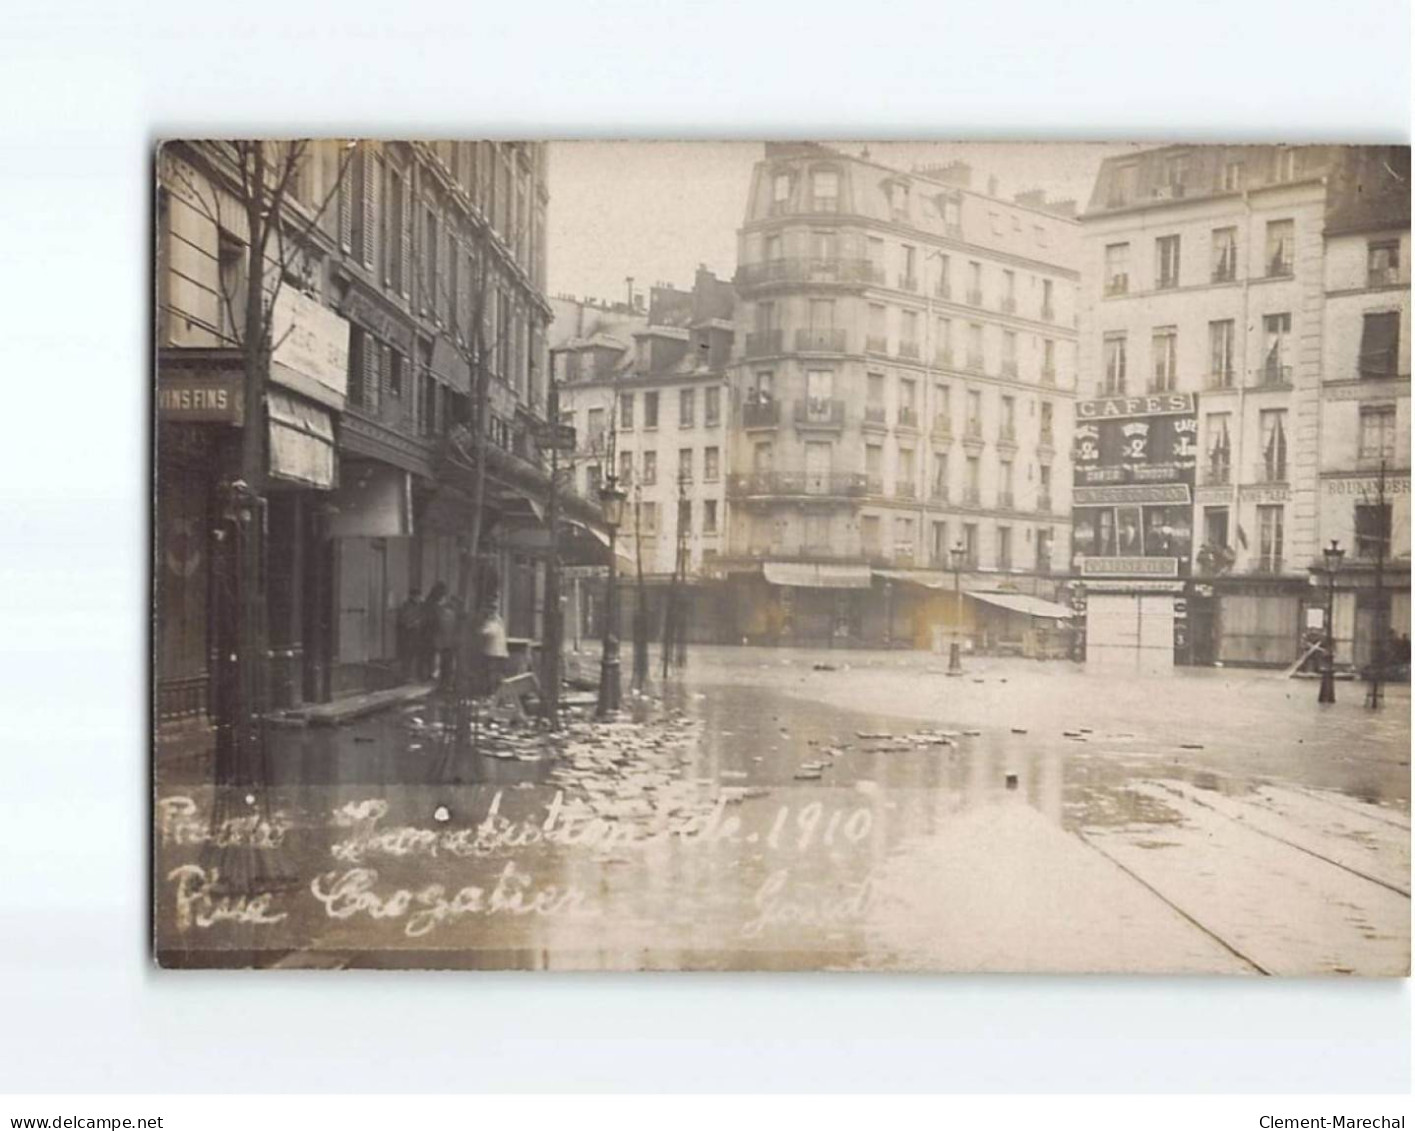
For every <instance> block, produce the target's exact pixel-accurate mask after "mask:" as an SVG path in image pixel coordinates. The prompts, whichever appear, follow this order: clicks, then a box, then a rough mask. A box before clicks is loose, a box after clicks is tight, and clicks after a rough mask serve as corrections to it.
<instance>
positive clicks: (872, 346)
mask: <svg viewBox="0 0 1415 1131" xmlns="http://www.w3.org/2000/svg"><path fill="white" fill-rule="evenodd" d="M886 334H887V331H886V330H885V325H884V305H883V304H882V303H878V302H872V303H870V313H869V340H868V341H866V342H865V348H866V349H867V350H869V351H871V352H872V353H884V352H885V351H886V350H887V349H888V348H889V342H888V339H887V336H886Z"/></svg>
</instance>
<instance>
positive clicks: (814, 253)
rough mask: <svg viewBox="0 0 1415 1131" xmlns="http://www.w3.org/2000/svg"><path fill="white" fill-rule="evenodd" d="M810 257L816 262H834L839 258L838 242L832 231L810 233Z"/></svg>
mask: <svg viewBox="0 0 1415 1131" xmlns="http://www.w3.org/2000/svg"><path fill="white" fill-rule="evenodd" d="M811 258H812V259H814V260H815V261H816V262H817V263H818V264H826V263H834V262H835V260H837V259H839V258H840V243H839V240H838V238H837V237H836V234H835V233H834V232H816V231H813V232H812V233H811Z"/></svg>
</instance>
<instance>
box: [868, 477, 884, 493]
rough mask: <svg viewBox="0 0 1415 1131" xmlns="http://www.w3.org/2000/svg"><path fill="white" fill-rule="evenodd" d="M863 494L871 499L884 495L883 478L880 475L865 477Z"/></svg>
mask: <svg viewBox="0 0 1415 1131" xmlns="http://www.w3.org/2000/svg"><path fill="white" fill-rule="evenodd" d="M865 494H866V495H869V496H870V497H872V498H876V497H878V496H881V495H883V494H884V476H882V475H866V476H865Z"/></svg>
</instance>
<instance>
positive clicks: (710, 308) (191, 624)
mask: <svg viewBox="0 0 1415 1131" xmlns="http://www.w3.org/2000/svg"><path fill="white" fill-rule="evenodd" d="M150 160H151V172H152V187H151V197H150V204H151V228H150V232H149V235H150V240H149V243H148V245H147V246H149V247H150V249H151V256H152V258H151V274H150V283H151V307H150V309H151V326H150V333H151V360H152V368H151V373H150V377H151V385H150V390H151V391H150V407H151V445H152V446H151V455H150V466H151V476H152V479H151V546H150V552H151V558H150V599H151V636H150V641H151V674H150V694H151V717H150V721H151V735H150V738H151V751H150V771H151V781H150V810H149V813H148V814H147V817H149V818H150V827H149V828H148V829H146V830H143V831H144V832H146V833H147V835H149V836H150V894H151V939H150V943H151V953H152V957H153V960H154V961H155V963H156V964H157V965H158V966H160V967H164V968H176V969H184V970H185V969H201V968H228V969H229V968H237V969H247V968H260V969H267V968H269V969H318V970H345V969H372V968H377V969H437V970H444V969H445V970H517V971H616V972H627V971H757V972H783V973H785V972H798V971H868V972H910V973H940V974H1165V975H1168V974H1204V975H1285V976H1360V977H1385V978H1403V977H1408V975H1409V973H1410V922H1411V908H1410V881H1411V864H1410V844H1411V841H1410V782H1411V776H1410V750H1411V736H1410V720H1411V712H1410V706H1411V704H1410V630H1411V612H1410V565H1411V537H1410V474H1411V440H1410V336H1411V326H1410V257H1411V246H1410V202H1411V191H1410V189H1411V186H1410V150H1409V148H1408V147H1407V146H1405V145H1389V144H1382V145H1374V144H1369V145H1342V144H1321V145H1314V144H1298V145H1284V144H1277V143H1275V142H1273V143H1265V144H1236V143H1235V144H1222V143H1218V142H1210V141H1206V142H1195V143H1175V142H1173V141H1165V140H1163V139H1161V140H1159V141H1153V142H1146V141H1144V140H1143V139H1142V140H1139V141H1136V142H1134V143H1119V142H1104V143H1083V142H1074V143H1062V142H1056V141H1051V142H1046V143H1033V144H1028V143H1023V142H983V141H960V142H944V141H918V142H913V141H901V140H888V141H868V140H862V141H848V142H847V141H839V140H833V141H813V140H806V141H791V140H781V141H760V140H757V141H711V142H709V141H683V142H680V141H671V140H665V141H661V142H655V141H642V140H639V141H612V140H604V141H591V140H573V141H571V140H566V141H557V140H532V141H512V140H506V139H501V140H494V141H487V140H399V139H397V138H393V137H389V138H383V139H373V138H367V137H361V138H354V139H350V138H342V139H341V138H329V137H323V138H317V139H299V138H291V137H284V138H280V139H278V140H230V139H225V140H223V139H193V140H181V139H170V140H163V141H162V142H161V143H160V144H158V145H156V147H155V149H154V151H153V152H152V153H151V155H150Z"/></svg>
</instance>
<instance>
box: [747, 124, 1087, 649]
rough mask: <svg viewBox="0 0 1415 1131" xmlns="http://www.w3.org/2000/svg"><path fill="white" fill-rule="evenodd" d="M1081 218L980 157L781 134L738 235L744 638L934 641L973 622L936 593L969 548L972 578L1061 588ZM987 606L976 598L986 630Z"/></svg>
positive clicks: (993, 587)
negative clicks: (976, 180)
mask: <svg viewBox="0 0 1415 1131" xmlns="http://www.w3.org/2000/svg"><path fill="white" fill-rule="evenodd" d="M990 187H991V186H990ZM1073 214H1074V206H1072V205H1070V204H1069V203H1061V204H1049V203H1047V201H1046V200H1045V197H1044V196H1043V195H1042V194H1041V193H1037V192H1034V193H1026V194H1022V195H1020V196H1018V197H1017V198H1015V199H1013V200H1004V199H1001V198H1000V197H998V196H997V195H996V194H995V192H989V191H979V190H978V189H976V188H974V187H973V185H972V172H971V170H970V169H969V168H968V167H967V166H965V165H962V164H955V165H952V166H949V167H947V168H938V169H932V170H923V171H902V170H898V169H891V168H888V167H886V166H883V165H880V164H878V163H877V162H874V161H872V160H870V159H869V158H868V157H867V156H864V155H860V156H853V155H850V154H846V153H844V152H841V151H838V150H835V149H831V148H829V147H826V146H822V145H815V144H796V145H768V146H767V147H766V153H765V156H764V159H763V160H762V161H760V162H759V163H758V164H757V165H756V167H755V169H754V171H753V175H752V181H751V185H750V187H749V191H748V198H747V208H746V217H745V221H744V224H743V226H742V228H741V230H740V232H739V237H738V270H737V275H736V282H737V290H738V319H737V320H738V323H739V324H740V325H741V326H742V327H743V329H744V331H745V333H744V338H743V341H742V348H741V349H740V351H739V356H738V358H737V361H736V364H735V365H734V367H733V370H732V375H731V397H732V407H731V412H732V430H733V438H734V444H733V449H732V454H731V465H730V476H729V479H728V501H729V504H730V507H731V511H730V519H729V528H728V548H727V563H726V568H727V570H728V572H729V574H730V576H731V582H732V584H731V590H732V594H733V605H732V618H733V624H734V633H735V635H737V636H739V637H741V638H745V639H749V640H752V639H763V640H783V639H795V640H803V641H805V640H810V641H842V642H847V641H872V642H880V641H883V640H886V639H887V640H889V641H890V642H891V643H894V642H905V641H907V642H912V643H915V644H918V645H920V646H928V644H929V643H930V641H931V640H933V639H934V638H935V636H936V630H938V629H947V630H952V629H953V628H955V627H958V626H957V625H955V624H954V618H955V614H954V612H953V610H954V609H955V607H956V605H955V603H954V602H953V601H951V600H947V601H940V600H938V599H937V596H938V590H939V589H941V588H943V587H944V585H945V581H944V577H943V574H942V572H941V571H943V570H947V569H950V568H951V564H950V563H951V555H950V550H951V548H952V547H954V546H955V545H957V546H961V547H962V548H963V551H964V557H965V562H964V566H965V571H966V572H965V576H964V577H963V579H962V583H963V588H964V589H966V590H968V591H969V592H970V593H971V592H978V593H987V592H992V591H998V590H1001V591H1005V592H1022V593H1025V594H1031V595H1037V596H1040V597H1043V598H1046V597H1051V596H1052V595H1053V594H1054V591H1055V586H1056V581H1055V578H1054V577H1053V571H1054V570H1064V569H1065V566H1066V558H1065V555H1066V549H1065V547H1067V546H1068V545H1069V543H1070V521H1069V518H1070V486H1071V482H1070V481H1071V475H1070V461H1069V448H1068V443H1067V441H1066V437H1068V436H1069V434H1070V428H1071V415H1072V399H1073V395H1074V374H1075V344H1076V284H1077V279H1078V273H1077V270H1076V264H1077V254H1078V238H1077V225H1076V222H1075V220H1074V218H1073ZM952 584H953V579H952V578H951V577H949V578H948V579H947V587H948V588H949V589H951V588H952ZM983 603H986V602H983ZM978 605H979V602H976V601H969V602H966V603H965V607H964V617H965V619H966V621H967V630H968V631H969V633H970V634H971V635H973V636H975V637H979V636H980V635H981V626H982V625H983V620H982V619H981V618H979V617H976V616H975V615H974V610H975V609H976V608H977V607H978ZM1052 611H1055V610H1052ZM979 642H980V643H981V642H982V641H981V640H979Z"/></svg>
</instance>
